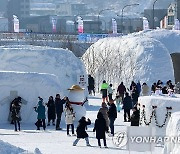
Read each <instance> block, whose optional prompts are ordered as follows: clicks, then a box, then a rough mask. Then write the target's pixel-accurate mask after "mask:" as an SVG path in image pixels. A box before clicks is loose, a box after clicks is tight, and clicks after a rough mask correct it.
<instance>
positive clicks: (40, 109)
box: [34, 97, 46, 130]
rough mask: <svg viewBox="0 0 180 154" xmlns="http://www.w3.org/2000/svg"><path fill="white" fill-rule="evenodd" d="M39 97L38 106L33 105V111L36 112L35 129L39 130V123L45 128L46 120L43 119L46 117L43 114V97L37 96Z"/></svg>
mask: <svg viewBox="0 0 180 154" xmlns="http://www.w3.org/2000/svg"><path fill="white" fill-rule="evenodd" d="M38 98H39V102H38V106H37V107H34V109H35V111H36V112H37V113H38V115H37V119H38V121H37V130H40V125H41V123H43V129H44V130H45V129H46V122H45V119H46V115H45V112H46V110H45V106H44V104H43V99H42V98H41V97H38Z"/></svg>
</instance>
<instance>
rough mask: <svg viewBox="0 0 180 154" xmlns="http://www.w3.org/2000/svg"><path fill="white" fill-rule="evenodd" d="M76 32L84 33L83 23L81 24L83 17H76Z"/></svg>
mask: <svg viewBox="0 0 180 154" xmlns="http://www.w3.org/2000/svg"><path fill="white" fill-rule="evenodd" d="M77 22H78V33H84V25H83V19H82V18H81V17H78V20H77Z"/></svg>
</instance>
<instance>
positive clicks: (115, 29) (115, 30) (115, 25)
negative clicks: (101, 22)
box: [112, 18, 117, 34]
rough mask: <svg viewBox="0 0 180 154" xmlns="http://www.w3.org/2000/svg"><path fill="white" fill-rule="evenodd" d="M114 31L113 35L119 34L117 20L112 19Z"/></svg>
mask: <svg viewBox="0 0 180 154" xmlns="http://www.w3.org/2000/svg"><path fill="white" fill-rule="evenodd" d="M112 31H113V34H117V22H116V19H114V18H113V19H112Z"/></svg>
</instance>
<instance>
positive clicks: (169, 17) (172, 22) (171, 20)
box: [168, 16, 174, 25]
mask: <svg viewBox="0 0 180 154" xmlns="http://www.w3.org/2000/svg"><path fill="white" fill-rule="evenodd" d="M168 25H174V16H168Z"/></svg>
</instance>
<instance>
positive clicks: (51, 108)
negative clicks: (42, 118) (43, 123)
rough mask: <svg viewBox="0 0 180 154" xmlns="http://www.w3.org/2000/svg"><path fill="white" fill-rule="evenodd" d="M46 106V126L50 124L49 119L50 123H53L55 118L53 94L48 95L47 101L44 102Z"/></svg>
mask: <svg viewBox="0 0 180 154" xmlns="http://www.w3.org/2000/svg"><path fill="white" fill-rule="evenodd" d="M46 105H47V107H48V124H47V125H48V126H50V121H51V120H52V124H53V125H55V123H54V121H55V119H56V112H55V103H54V99H53V96H50V97H49V100H48V103H47V104H46Z"/></svg>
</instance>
